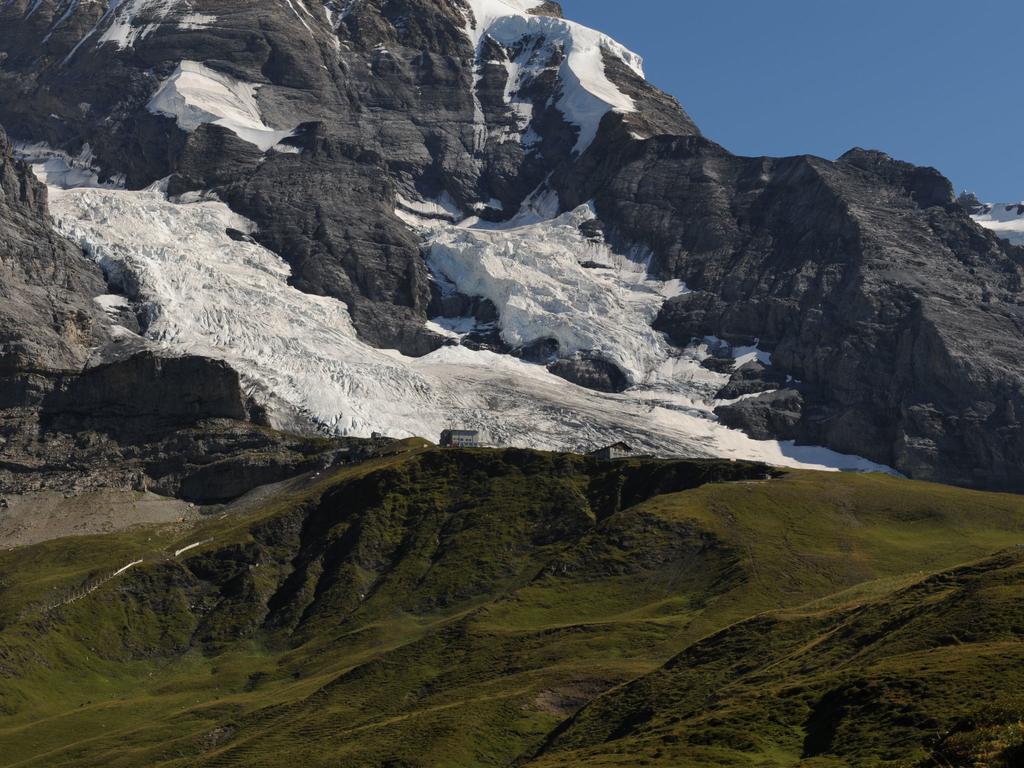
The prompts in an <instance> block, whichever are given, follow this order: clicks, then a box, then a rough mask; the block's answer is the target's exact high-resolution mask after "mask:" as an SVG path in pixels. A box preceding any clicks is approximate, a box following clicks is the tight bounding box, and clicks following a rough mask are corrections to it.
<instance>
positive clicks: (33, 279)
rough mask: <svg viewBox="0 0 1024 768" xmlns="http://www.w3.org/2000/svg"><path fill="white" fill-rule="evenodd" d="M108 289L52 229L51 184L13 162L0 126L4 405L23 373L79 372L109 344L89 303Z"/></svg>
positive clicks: (100, 318)
mask: <svg viewBox="0 0 1024 768" xmlns="http://www.w3.org/2000/svg"><path fill="white" fill-rule="evenodd" d="M105 292H106V285H105V283H104V281H103V275H102V274H101V273H100V271H99V269H98V268H97V267H96V266H95V265H93V264H91V263H90V262H88V261H86V260H85V259H83V258H82V254H81V252H80V251H79V250H78V249H77V248H75V247H74V246H73V245H71V243H68V242H67V241H65V240H64V239H63V238H60V237H58V236H57V235H56V234H54V232H53V230H52V229H51V228H50V226H49V224H48V222H47V207H46V187H45V186H43V185H42V184H40V183H39V181H37V180H36V178H35V176H33V175H32V173H31V172H30V171H29V170H28V169H27V168H26V167H25V166H24V165H22V164H20V163H17V162H16V161H15V160H14V159H13V158H12V156H11V145H10V142H9V140H8V139H7V136H6V134H5V133H3V131H2V129H0V377H5V378H6V379H7V382H8V383H7V386H6V387H4V389H5V390H6V392H5V394H4V395H0V401H2V400H7V401H10V400H12V393H13V391H14V390H15V389H21V385H19V384H18V383H17V381H18V379H17V374H18V372H20V371H31V370H38V369H48V370H62V369H75V368H80V367H81V366H82V365H84V364H85V362H86V361H87V359H88V356H89V350H90V348H92V347H96V346H98V345H102V344H105V343H106V342H107V341H108V335H107V332H106V328H105V324H106V323H105V318H104V316H103V313H102V311H101V310H100V309H99V308H98V307H97V306H96V304H95V303H94V302H93V301H92V297H93V296H97V295H99V294H101V293H105ZM10 377H14V378H13V379H12V378H10ZM13 399H17V398H13Z"/></svg>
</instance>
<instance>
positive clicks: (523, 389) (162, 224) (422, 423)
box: [51, 188, 873, 468]
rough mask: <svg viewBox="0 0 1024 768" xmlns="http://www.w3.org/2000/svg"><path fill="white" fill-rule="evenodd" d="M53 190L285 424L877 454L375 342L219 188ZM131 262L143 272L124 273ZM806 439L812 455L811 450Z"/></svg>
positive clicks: (582, 443) (356, 431)
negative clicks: (175, 196)
mask: <svg viewBox="0 0 1024 768" xmlns="http://www.w3.org/2000/svg"><path fill="white" fill-rule="evenodd" d="M51 195H52V200H51V204H52V211H53V215H54V218H55V221H56V224H57V226H58V228H59V229H60V231H61V232H62V233H63V234H65V235H66V236H68V237H70V238H71V239H73V240H74V241H76V242H78V243H79V244H81V246H82V247H83V249H84V250H85V251H86V252H87V254H89V255H90V256H91V257H92V258H93V259H95V260H96V261H97V262H99V264H100V265H101V266H102V267H103V269H104V270H105V271H106V273H107V274H108V275H109V276H110V277H111V278H112V282H114V283H118V284H121V285H133V286H137V295H135V296H132V298H133V299H134V300H136V301H137V302H141V303H142V304H144V305H145V314H146V316H147V317H148V318H150V323H149V326H148V328H147V331H146V336H147V338H148V339H149V341H150V343H152V344H155V345H160V346H162V347H163V348H164V349H165V351H167V352H171V353H195V354H203V355H209V356H212V357H217V358H220V359H224V360H226V361H228V362H229V363H230V364H231V365H232V366H233V367H234V368H236V370H238V371H239V373H240V375H241V376H242V378H243V380H244V381H245V382H246V384H247V386H250V387H253V388H255V389H256V391H257V393H258V394H259V396H261V397H262V398H264V399H265V400H267V401H268V404H269V406H270V408H271V412H272V413H273V414H274V419H275V421H276V423H277V424H278V425H279V426H289V425H291V424H294V423H295V421H294V419H295V418H300V419H302V420H304V421H306V422H314V423H316V424H317V425H318V426H319V427H320V428H321V429H323V430H324V431H327V432H332V433H336V434H352V435H368V434H369V433H370V432H372V431H381V432H385V433H386V434H389V435H393V436H396V437H401V436H408V435H423V436H427V437H435V438H436V436H437V435H438V434H439V433H440V431H441V429H443V428H446V427H449V426H452V425H458V426H466V427H470V428H477V429H480V430H482V431H484V432H485V433H486V434H487V435H488V436H489V437H490V439H491V440H492V441H494V442H495V443H497V444H500V445H521V446H530V447H535V448H543V449H563V450H564V449H570V450H579V449H584V448H591V447H594V446H595V445H597V444H601V443H606V442H610V441H612V440H616V439H626V440H629V441H631V442H633V443H635V444H636V446H637V447H638V448H641V449H646V450H652V451H658V452H661V453H682V454H687V455H697V456H701V455H722V456H732V457H736V458H757V459H763V460H766V461H769V462H773V463H777V464H788V465H801V464H804V465H810V466H846V467H860V468H867V467H869V466H873V465H869V464H867V463H865V462H863V461H861V460H859V459H855V458H852V457H842V456H839V455H838V454H834V453H832V452H830V451H821V450H818V449H794V448H793V447H792V446H789V445H787V444H780V443H775V442H755V441H752V440H750V439H749V438H747V437H745V436H744V435H742V434H740V433H738V432H733V431H731V430H728V429H725V428H723V427H722V426H721V425H719V424H717V423H716V422H714V421H713V420H711V419H709V418H707V414H706V410H705V409H706V407H707V406H706V404H705V403H704V402H703V401H702V400H701V398H699V397H696V396H693V397H691V396H689V395H687V394H686V393H685V391H683V389H680V390H678V391H674V392H673V391H671V390H668V389H665V388H662V389H657V388H644V387H639V388H636V389H634V390H630V391H629V392H626V393H624V394H622V395H605V394H601V393H596V392H591V391H588V390H585V389H581V388H579V387H576V386H574V385H572V384H569V383H568V382H565V381H563V380H562V379H559V378H557V377H554V376H552V375H551V374H549V373H548V372H547V370H546V369H545V368H544V367H543V366H537V365H530V364H528V363H524V362H522V361H520V360H516V359H514V358H510V357H508V356H502V355H496V354H492V353H487V352H473V351H471V350H469V349H467V348H465V347H460V346H452V347H444V348H442V349H440V350H438V351H437V352H435V353H433V354H431V355H428V356H426V357H424V358H419V359H413V358H407V357H403V356H402V355H400V354H399V353H397V352H394V351H388V350H378V349H374V348H372V347H369V346H367V345H366V344H363V343H362V342H360V341H359V340H358V339H357V338H356V335H355V332H354V330H353V328H352V324H351V321H350V318H349V315H348V311H347V308H346V307H345V305H344V304H342V303H341V302H338V301H336V300H334V299H330V298H326V297H318V296H311V295H308V294H304V293H301V292H300V291H298V290H296V289H294V288H292V287H291V286H289V285H288V282H287V281H288V276H289V268H288V267H287V265H286V264H284V263H283V262H282V261H281V259H279V258H278V257H277V256H276V255H274V254H273V253H271V252H269V251H267V250H265V249H263V248H261V247H260V246H258V245H256V244H253V243H248V242H237V241H235V240H233V239H231V238H230V237H228V235H227V234H226V230H227V228H229V227H230V228H233V229H238V230H241V231H251V229H252V226H251V224H250V223H249V222H247V221H246V220H245V219H243V218H241V217H239V216H237V215H235V214H233V213H231V211H230V210H229V209H228V208H227V207H226V206H225V205H223V204H222V203H220V202H217V201H215V200H200V201H196V202H191V203H187V204H185V203H175V202H172V201H169V200H167V199H166V197H165V195H164V194H163V192H161V191H160V190H159V189H150V190H146V191H141V192H130V191H125V190H109V189H95V188H92V189H72V190H60V189H52V190H51ZM563 224H564V222H563ZM558 226H562V224H559V225H558ZM528 234H529V233H528ZM534 234H536V233H534ZM517 236H519V235H516V234H510V235H509V237H512V238H514V237H517ZM530 236H534V235H530ZM537 236H542V237H546V238H547V237H551V235H550V233H540V234H539V235H537ZM556 237H557V236H556ZM128 274H130V275H131V276H132V278H133V279H132V280H126V279H124V277H125V276H126V275H128ZM108 303H111V302H110V300H108ZM642 311H643V312H646V311H648V310H642ZM698 357H699V354H694V355H693V356H692V357H690V358H686V357H674V358H668V359H665V360H663V361H661V363H660V372H659V376H661V377H663V378H666V379H671V380H674V381H679V380H681V379H682V378H683V377H684V374H685V372H686V371H688V370H691V369H696V368H699V366H697V365H696V362H695V360H696V358H698ZM704 373H709V372H704ZM799 450H808V451H810V453H809V454H808V455H805V456H797V455H796V452H797V451H799Z"/></svg>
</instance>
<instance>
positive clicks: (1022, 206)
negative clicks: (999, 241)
mask: <svg viewBox="0 0 1024 768" xmlns="http://www.w3.org/2000/svg"><path fill="white" fill-rule="evenodd" d="M971 218H972V219H974V220H975V221H976V222H978V223H979V224H980V225H981V226H983V227H985V228H986V229H990V230H992V231H993V232H994V233H995V234H996V235H998V236H999V237H1001V238H1003V239H1004V240H1009V241H1010V242H1011V243H1014V244H1015V245H1024V201H1021V202H1019V203H988V204H985V205H984V206H983V207H982V209H981V211H980V212H979V213H977V214H975V215H974V216H972V217H971Z"/></svg>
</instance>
